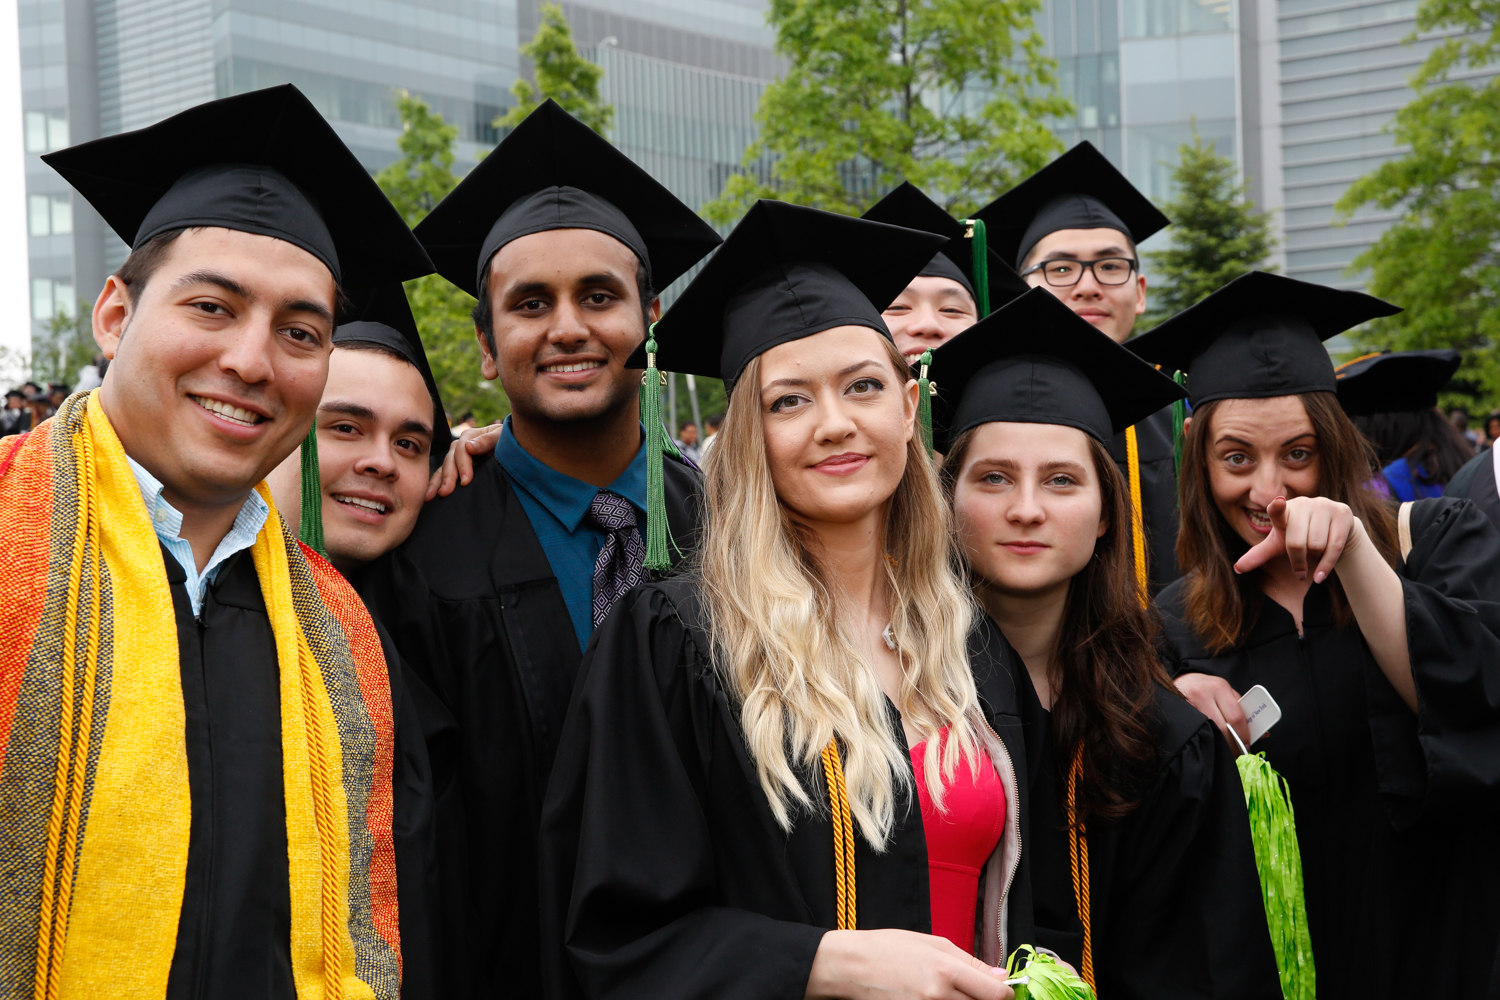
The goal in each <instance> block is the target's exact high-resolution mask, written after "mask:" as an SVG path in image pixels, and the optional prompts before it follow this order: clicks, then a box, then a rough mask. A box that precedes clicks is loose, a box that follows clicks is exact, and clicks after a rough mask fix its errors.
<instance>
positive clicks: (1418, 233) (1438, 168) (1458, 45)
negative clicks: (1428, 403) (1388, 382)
mask: <svg viewBox="0 0 1500 1000" xmlns="http://www.w3.org/2000/svg"><path fill="white" fill-rule="evenodd" d="M1417 30H1418V31H1421V32H1433V31H1451V32H1454V33H1455V37H1449V38H1447V39H1446V40H1444V41H1443V42H1441V43H1440V44H1439V45H1438V46H1437V48H1435V49H1433V51H1432V52H1431V53H1430V54H1429V55H1428V56H1427V59H1426V60H1425V61H1424V62H1423V63H1422V66H1421V68H1420V69H1419V70H1418V71H1417V73H1416V74H1415V75H1414V76H1413V77H1412V79H1411V85H1412V88H1413V89H1414V90H1415V91H1416V95H1415V96H1414V97H1413V98H1412V100H1411V102H1410V103H1408V104H1407V105H1406V106H1405V107H1403V108H1402V109H1401V110H1400V111H1398V112H1397V113H1396V117H1395V119H1394V120H1393V121H1392V122H1391V124H1390V125H1388V126H1387V128H1388V129H1389V130H1390V131H1391V132H1392V133H1393V135H1394V138H1395V141H1396V145H1397V146H1398V147H1404V148H1405V149H1406V150H1407V152H1405V153H1404V154H1402V155H1401V156H1398V157H1395V158H1393V159H1389V160H1386V161H1385V162H1384V163H1382V164H1381V165H1380V166H1379V167H1377V168H1376V169H1375V170H1374V171H1372V172H1371V173H1369V174H1367V175H1365V176H1364V177H1361V178H1360V179H1359V180H1357V181H1355V182H1354V184H1353V185H1351V186H1350V188H1349V190H1348V191H1347V192H1345V193H1344V196H1343V197H1342V198H1341V199H1339V202H1338V211H1339V214H1340V217H1341V219H1343V220H1347V219H1348V218H1349V217H1350V216H1352V215H1353V214H1354V213H1355V212H1356V211H1357V210H1358V209H1360V208H1361V207H1363V206H1365V205H1374V206H1376V207H1377V208H1381V209H1386V210H1389V209H1392V208H1396V207H1397V206H1400V207H1401V208H1402V210H1403V213H1402V216H1401V218H1400V220H1399V221H1397V222H1396V223H1395V224H1394V225H1392V226H1391V227H1390V228H1389V229H1387V230H1386V231H1385V232H1384V233H1383V234H1382V235H1381V236H1380V238H1379V239H1377V240H1376V241H1375V242H1374V243H1373V244H1372V245H1371V246H1370V248H1369V249H1368V250H1366V251H1365V252H1364V253H1362V254H1360V255H1359V257H1357V258H1355V261H1354V265H1353V270H1354V271H1355V272H1356V273H1357V272H1359V271H1363V270H1366V269H1367V270H1368V272H1369V276H1370V280H1369V290H1370V292H1371V293H1372V294H1374V295H1378V296H1380V297H1381V298H1384V299H1389V300H1390V301H1392V302H1394V303H1396V304H1397V305H1399V306H1401V307H1402V308H1403V310H1404V311H1403V312H1401V313H1398V314H1397V315H1395V316H1391V317H1388V318H1385V319H1379V320H1375V321H1374V322H1373V323H1371V324H1370V325H1369V326H1368V327H1367V328H1365V329H1364V330H1362V331H1358V332H1357V333H1356V336H1355V341H1356V343H1358V344H1359V345H1360V346H1361V347H1364V348H1366V349H1370V350H1375V349H1390V350H1417V349H1424V348H1437V347H1452V348H1456V349H1457V350H1459V351H1462V352H1463V357H1464V363H1463V367H1462V368H1460V369H1459V371H1458V376H1457V378H1456V379H1455V389H1461V390H1471V391H1452V392H1450V393H1447V394H1445V396H1444V403H1445V404H1449V405H1456V404H1460V403H1462V404H1464V405H1466V406H1467V407H1468V408H1469V409H1471V410H1474V409H1487V408H1488V406H1489V405H1490V403H1492V402H1493V401H1494V400H1496V399H1500V357H1497V356H1496V352H1495V350H1494V346H1495V343H1496V339H1497V336H1500V295H1497V293H1496V290H1497V289H1500V255H1497V253H1496V248H1497V247H1500V187H1497V184H1500V156H1497V155H1496V153H1497V150H1500V76H1496V75H1494V69H1493V67H1494V66H1495V64H1496V63H1497V62H1500V0H1422V3H1421V4H1420V5H1419V6H1418V7H1417ZM1413 40H1414V39H1413V38H1408V39H1407V40H1406V41H1407V42H1408V43H1410V42H1411V41H1413ZM1481 73H1483V74H1484V75H1482V76H1481V75H1480V74H1481ZM1453 76H1459V77H1461V78H1460V79H1453ZM1472 390H1477V391H1472Z"/></svg>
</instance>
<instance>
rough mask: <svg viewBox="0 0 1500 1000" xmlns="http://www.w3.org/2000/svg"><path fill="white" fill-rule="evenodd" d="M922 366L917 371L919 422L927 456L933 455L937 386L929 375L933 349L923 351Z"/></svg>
mask: <svg viewBox="0 0 1500 1000" xmlns="http://www.w3.org/2000/svg"><path fill="white" fill-rule="evenodd" d="M917 364H919V365H920V366H921V367H920V368H919V369H918V373H917V422H918V423H919V424H920V425H921V427H922V444H923V445H924V446H925V447H926V448H927V457H928V458H931V457H932V397H933V396H934V395H936V394H937V386H935V385H933V384H932V380H931V379H929V378H928V377H927V368H928V366H929V365H931V364H932V351H930V350H929V351H923V352H922V360H921V361H919V362H917Z"/></svg>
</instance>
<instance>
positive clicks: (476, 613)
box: [360, 101, 719, 997]
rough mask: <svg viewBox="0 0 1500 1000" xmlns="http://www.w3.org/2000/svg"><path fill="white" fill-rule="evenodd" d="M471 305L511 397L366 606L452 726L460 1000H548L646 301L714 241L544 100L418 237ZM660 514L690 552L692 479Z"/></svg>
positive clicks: (638, 477) (621, 530)
mask: <svg viewBox="0 0 1500 1000" xmlns="http://www.w3.org/2000/svg"><path fill="white" fill-rule="evenodd" d="M417 235H418V236H419V237H420V238H421V239H422V240H423V242H424V243H425V244H426V246H427V248H428V250H429V251H430V252H431V254H432V256H433V260H434V262H435V263H436V265H437V267H438V270H439V272H440V273H442V274H443V276H444V277H446V278H448V280H450V281H452V282H453V283H454V284H456V285H458V286H459V287H460V288H463V289H464V290H465V291H468V292H470V293H473V294H475V295H476V296H477V297H478V299H479V304H478V306H477V307H476V309H475V327H476V336H477V338H478V340H479V346H480V352H481V355H482V359H483V360H482V366H483V374H484V375H485V377H487V378H490V379H495V378H498V379H499V380H500V383H501V385H502V386H503V388H504V389H505V392H506V395H507V396H508V397H509V398H510V403H511V415H510V417H509V418H508V419H507V420H506V422H505V424H504V428H505V430H504V433H503V434H502V435H499V436H498V439H494V438H492V439H491V447H492V448H493V451H491V452H489V453H486V454H484V455H482V456H480V457H479V460H478V461H477V462H476V463H475V464H474V470H473V481H472V482H471V483H470V484H469V485H467V486H465V487H464V488H462V489H459V490H457V491H456V492H454V493H453V494H452V495H450V496H446V497H442V498H440V499H437V500H434V501H432V502H430V503H428V504H427V506H426V507H425V508H424V509H423V511H422V514H421V516H420V517H419V518H418V519H417V525H416V528H415V529H413V531H412V535H411V537H410V538H409V539H408V540H407V541H406V543H405V544H404V545H403V546H401V547H400V548H398V549H397V550H396V551H395V552H393V553H391V554H390V555H388V556H386V557H385V558H384V559H383V560H381V561H380V562H379V563H377V564H376V565H374V566H371V567H370V568H369V569H367V570H366V572H365V576H364V579H363V580H362V581H361V584H360V586H361V592H362V593H363V594H364V596H365V598H366V599H367V600H369V601H370V602H371V605H372V608H373V609H374V610H375V612H376V614H377V615H378V616H379V617H380V619H381V620H382V621H383V622H384V623H385V624H386V625H387V627H389V628H390V630H391V635H392V638H393V639H394V640H395V642H396V645H397V647H398V648H399V649H400V651H401V654H402V656H403V657H404V658H405V660H406V662H407V664H408V665H409V666H410V667H411V668H412V669H413V670H415V671H416V672H418V673H419V674H421V675H422V677H423V678H425V679H426V680H427V682H428V684H429V686H430V687H431V688H432V690H433V691H434V692H436V694H437V695H438V697H439V698H441V699H442V701H443V703H444V704H445V705H446V706H447V707H448V709H449V710H450V711H451V712H452V713H453V714H454V716H455V717H456V718H457V719H458V724H459V734H460V748H459V763H458V768H459V778H460V786H461V789H462V797H463V814H464V817H465V819H464V839H465V840H466V841H467V845H466V847H465V849H464V850H463V851H461V852H454V856H453V857H449V858H445V859H444V863H445V864H451V865H454V866H460V869H461V870H462V871H463V873H464V874H463V875H462V877H461V878H460V879H459V884H461V885H463V886H464V888H465V891H464V893H463V896H462V898H459V899H455V900H452V902H451V905H452V908H453V910H454V911H455V912H456V913H457V914H459V917H458V921H459V923H460V924H461V925H462V926H463V927H464V928H465V929H466V935H465V938H464V940H463V941H462V942H460V943H459V944H458V945H457V947H458V949H459V954H460V955H462V956H463V959H462V960H461V961H460V962H458V963H456V965H455V968H454V970H453V973H454V975H455V976H456V977H457V979H458V987H457V991H458V994H459V995H461V996H466V997H467V996H507V997H508V996H526V997H532V996H537V995H539V994H540V991H541V984H540V981H539V976H540V959H539V947H540V939H539V935H538V928H537V874H536V866H537V824H538V822H539V820H540V814H541V806H542V795H543V792H544V790H545V789H546V786H547V776H548V774H549V773H550V771H551V769H552V758H553V754H554V753H555V752H556V747H557V739H558V733H559V731H560V730H561V729H562V722H563V716H564V714H565V712H566V711H567V707H568V700H569V697H570V696H571V694H572V690H573V681H574V677H575V675H576V674H577V671H578V664H579V661H580V660H581V658H582V655H583V650H584V648H585V647H586V646H587V645H588V641H589V636H590V634H591V633H592V632H593V630H594V628H595V627H596V626H597V625H598V623H599V622H600V621H602V620H603V618H604V616H605V615H606V614H607V613H608V611H609V609H610V608H611V607H612V606H613V605H614V603H615V601H616V600H618V599H619V597H620V595H621V594H623V593H625V592H626V591H627V590H629V589H630V588H631V587H632V586H634V585H635V584H637V583H640V582H642V581H643V580H644V579H645V575H644V572H645V571H644V565H643V563H644V556H645V545H644V539H645V537H646V526H647V498H646V486H647V454H646V451H647V449H646V442H645V438H644V434H643V429H642V426H641V420H640V408H639V405H638V402H637V401H638V398H639V394H640V388H641V373H640V371H639V370H638V369H632V368H630V367H629V366H627V365H626V363H625V362H626V360H627V358H629V356H630V354H631V352H632V351H634V350H635V349H636V348H637V347H639V346H640V345H641V343H642V342H643V341H644V340H645V337H646V325H647V323H648V321H649V320H652V319H655V318H656V316H657V315H658V312H659V305H658V304H657V302H656V295H655V292H654V291H653V289H654V288H657V287H663V286H665V285H666V284H667V283H669V282H671V281H672V280H673V279H674V278H676V277H677V276H678V275H680V274H682V273H683V272H684V271H686V270H687V269H688V268H689V267H691V266H692V265H693V264H694V263H696V262H697V261H698V260H699V258H701V257H702V256H703V255H704V254H706V253H707V252H708V251H709V250H711V249H712V248H713V247H714V246H715V245H717V244H718V242H719V238H718V236H717V235H715V234H714V232H713V230H712V229H710V228H709V227H708V225H707V224H706V223H704V222H703V221H701V220H700V219H699V218H698V217H697V216H696V215H695V214H694V213H693V212H692V210H691V209H689V208H688V207H687V206H686V205H684V204H682V203H681V202H680V201H678V200H677V199H676V198H674V197H673V196H672V194H671V193H670V192H668V191H667V190H666V188H664V187H662V186H661V185H660V184H658V183H657V182H656V181H654V180H652V179H651V177H650V176H649V175H647V174H646V172H645V171H643V170H641V168H639V167H638V166H636V165H635V164H634V163H632V162H631V161H630V160H629V158H627V157H626V156H625V155H624V154H623V153H620V152H619V151H618V150H616V149H615V148H614V147H613V146H611V145H610V144H609V142H608V141H607V140H606V139H604V138H603V137H601V136H599V135H598V134H596V133H595V132H593V131H592V130H591V129H589V128H588V126H586V125H584V124H583V123H581V122H579V121H578V120H576V119H574V118H573V117H571V116H570V115H568V114H567V113H566V112H564V111H563V110H562V109H561V108H559V107H558V106H557V105H556V104H555V103H554V102H551V101H548V102H546V103H544V104H543V105H542V106H541V107H539V108H537V110H536V111H534V112H532V113H531V115H530V116H528V117H527V119H526V120H525V121H524V122H522V123H521V124H520V125H518V126H517V127H516V128H515V130H514V131H512V132H511V133H510V134H509V135H508V136H506V137H505V139H504V140H503V141H502V142H501V143H500V145H499V146H497V147H496V148H495V149H494V151H493V152H491V153H490V154H489V156H487V157H486V158H485V160H484V161H483V162H482V163H480V164H479V165H478V166H476V167H475V168H474V169H473V170H472V171H471V172H470V173H469V174H468V176H467V177H465V178H464V180H463V181H462V182H461V183H460V184H459V185H458V186H457V187H456V188H454V189H453V191H452V192H450V193H449V195H448V196H447V197H446V198H445V199H443V201H442V203H441V204H439V205H438V206H437V207H436V208H435V209H433V210H432V212H431V213H430V214H429V215H428V216H427V217H426V218H425V219H423V220H422V223H421V224H420V225H419V226H418V227H417ZM664 482H665V497H664V508H663V509H662V510H657V511H655V512H653V513H652V516H657V517H660V516H662V514H663V512H664V514H665V517H666V520H667V521H668V523H669V525H670V528H671V534H672V537H673V538H674V539H675V540H676V542H677V545H678V547H679V548H678V550H677V551H675V552H674V553H673V555H674V556H676V555H677V554H678V552H686V551H690V550H691V546H692V541H693V537H694V533H695V528H696V513H695V509H694V506H693V505H694V503H695V496H696V494H697V493H698V491H699V489H700V483H701V480H700V477H699V475H698V473H697V472H696V471H695V470H693V469H692V468H691V467H689V466H688V465H686V464H684V463H683V462H682V461H681V460H680V459H678V458H676V457H668V458H667V459H666V461H665V471H664Z"/></svg>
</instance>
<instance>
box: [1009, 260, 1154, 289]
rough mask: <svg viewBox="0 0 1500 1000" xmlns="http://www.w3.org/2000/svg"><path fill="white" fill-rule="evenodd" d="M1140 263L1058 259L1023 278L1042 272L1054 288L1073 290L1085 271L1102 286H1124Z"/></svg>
mask: <svg viewBox="0 0 1500 1000" xmlns="http://www.w3.org/2000/svg"><path fill="white" fill-rule="evenodd" d="M1137 266H1138V263H1137V262H1136V261H1134V260H1132V259H1131V258H1129V257H1101V258H1099V259H1098V260H1069V259H1068V258H1066V257H1058V258H1056V259H1054V260H1044V261H1042V262H1041V263H1040V264H1035V265H1033V266H1031V267H1028V268H1027V269H1026V270H1024V271H1022V272H1021V277H1023V278H1024V277H1025V276H1026V275H1028V274H1031V273H1032V272H1033V271H1041V272H1042V278H1043V280H1045V281H1046V282H1047V284H1049V285H1051V286H1052V287H1053V288H1071V287H1072V286H1074V285H1076V284H1078V282H1079V280H1080V279H1081V278H1082V277H1083V272H1084V271H1093V272H1094V280H1095V281H1097V282H1099V284H1101V285H1123V284H1125V283H1126V282H1127V281H1129V280H1130V275H1131V274H1132V273H1133V272H1134V271H1135V269H1136V267H1137Z"/></svg>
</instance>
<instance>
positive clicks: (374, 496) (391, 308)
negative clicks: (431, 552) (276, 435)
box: [267, 285, 452, 588]
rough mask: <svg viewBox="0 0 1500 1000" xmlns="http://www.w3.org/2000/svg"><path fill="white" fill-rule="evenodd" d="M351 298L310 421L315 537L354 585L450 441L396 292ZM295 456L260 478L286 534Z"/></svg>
mask: <svg viewBox="0 0 1500 1000" xmlns="http://www.w3.org/2000/svg"><path fill="white" fill-rule="evenodd" d="M359 299H360V301H359V302H357V303H356V304H355V308H354V310H353V311H352V314H353V315H356V316H358V317H359V318H358V319H355V320H351V321H349V322H347V323H342V324H340V325H339V327H338V328H337V329H336V330H334V332H333V354H332V356H331V357H330V358H329V360H328V382H327V384H326V385H325V387H324V389H323V398H322V400H321V402H319V404H318V418H317V430H318V470H319V478H320V480H321V483H322V496H321V500H320V507H321V511H322V526H323V544H324V548H325V549H326V550H327V552H328V561H329V562H331V563H333V565H334V566H335V567H337V568H338V570H339V571H340V572H341V573H343V574H344V576H345V577H346V578H348V579H349V580H350V582H352V583H353V584H354V585H355V587H356V588H357V587H358V586H359V584H360V581H361V580H362V578H363V573H362V570H363V569H364V568H365V567H366V566H368V565H369V564H370V563H372V562H374V561H375V560H376V559H379V558H380V557H381V556H383V555H385V554H386V553H387V552H389V551H391V550H392V549H394V548H395V547H396V546H398V545H400V544H401V543H402V542H404V541H406V538H407V536H408V535H410V534H411V530H412V528H413V526H415V525H416V523H417V515H419V514H421V513H422V503H423V500H424V499H425V496H426V490H427V480H428V475H429V473H430V471H431V468H432V466H433V465H434V464H436V463H437V462H440V461H441V460H442V455H443V454H445V453H446V451H447V446H448V442H449V441H450V440H451V439H452V435H451V432H450V431H449V429H448V418H447V414H446V413H445V412H444V410H443V402H442V399H441V397H440V396H439V395H438V389H437V383H436V382H435V381H434V380H433V377H432V368H431V366H430V365H429V364H428V362H427V352H426V350H425V349H424V348H423V346H422V338H421V335H420V334H419V333H418V332H417V322H416V319H415V318H414V317H413V316H412V312H411V306H410V304H409V303H408V302H407V300H406V293H405V291H403V290H402V288H401V286H400V285H385V286H381V287H379V288H376V289H373V290H370V291H368V292H366V293H365V294H362V295H360V296H359ZM300 459H301V455H300V452H295V453H293V454H292V455H290V456H289V457H288V458H287V459H286V460H285V461H283V462H282V463H281V465H279V466H278V467H277V468H276V471H275V472H274V473H273V474H272V475H271V476H270V477H269V478H268V479H267V482H269V483H270V484H271V488H272V492H273V493H274V494H275V496H276V501H277V504H278V506H279V507H280V508H281V509H282V510H283V511H288V512H290V513H288V514H285V515H283V516H284V517H285V519H286V521H287V522H288V524H291V525H292V526H293V530H294V531H295V530H297V527H298V526H299V524H298V521H297V520H294V519H296V518H298V516H299V514H300V510H301V507H302V490H301V485H302V484H301V478H302V469H301V461H300Z"/></svg>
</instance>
